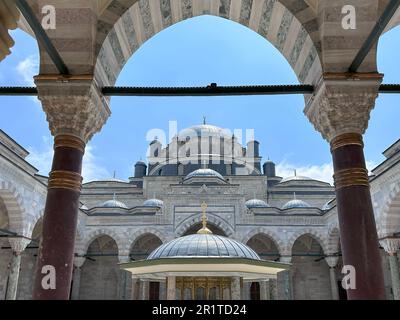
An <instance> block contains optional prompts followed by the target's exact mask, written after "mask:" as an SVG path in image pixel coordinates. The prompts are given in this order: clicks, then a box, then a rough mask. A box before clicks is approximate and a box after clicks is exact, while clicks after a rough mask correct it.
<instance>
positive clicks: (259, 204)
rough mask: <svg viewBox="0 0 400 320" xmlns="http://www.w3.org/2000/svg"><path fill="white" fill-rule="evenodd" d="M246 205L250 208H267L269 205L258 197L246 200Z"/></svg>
mask: <svg viewBox="0 0 400 320" xmlns="http://www.w3.org/2000/svg"><path fill="white" fill-rule="evenodd" d="M246 207H247V208H249V209H251V208H268V207H269V205H268V203H266V202H265V201H263V200H260V199H251V200H248V201H246Z"/></svg>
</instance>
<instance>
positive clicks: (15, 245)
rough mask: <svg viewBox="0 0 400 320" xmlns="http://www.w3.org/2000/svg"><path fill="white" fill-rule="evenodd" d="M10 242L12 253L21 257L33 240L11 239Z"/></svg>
mask: <svg viewBox="0 0 400 320" xmlns="http://www.w3.org/2000/svg"><path fill="white" fill-rule="evenodd" d="M8 242H9V243H10V246H11V249H12V251H13V252H14V253H15V254H17V255H21V254H22V252H24V251H25V249H26V247H27V246H28V244H29V243H31V240H30V239H27V238H22V237H11V238H8Z"/></svg>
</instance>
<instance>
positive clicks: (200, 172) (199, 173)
mask: <svg viewBox="0 0 400 320" xmlns="http://www.w3.org/2000/svg"><path fill="white" fill-rule="evenodd" d="M194 177H210V178H211V177H215V178H219V179H222V180H224V177H223V176H222V175H221V174H220V173H218V172H217V171H215V170H212V169H197V170H195V171H193V172H191V173H189V174H188V175H187V176H186V177H185V180H188V179H190V178H194Z"/></svg>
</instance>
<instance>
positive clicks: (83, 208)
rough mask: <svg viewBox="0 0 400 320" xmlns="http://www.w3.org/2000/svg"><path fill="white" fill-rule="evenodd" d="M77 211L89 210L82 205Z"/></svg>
mask: <svg viewBox="0 0 400 320" xmlns="http://www.w3.org/2000/svg"><path fill="white" fill-rule="evenodd" d="M79 209H81V210H89V208H88V207H87V206H85V205H84V204H83V205H81V207H80V208H79Z"/></svg>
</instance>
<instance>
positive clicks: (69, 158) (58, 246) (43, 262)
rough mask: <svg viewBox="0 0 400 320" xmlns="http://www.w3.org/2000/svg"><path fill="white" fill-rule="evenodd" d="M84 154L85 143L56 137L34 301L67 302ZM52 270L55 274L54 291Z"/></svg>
mask: <svg viewBox="0 0 400 320" xmlns="http://www.w3.org/2000/svg"><path fill="white" fill-rule="evenodd" d="M84 150H85V143H84V142H83V141H82V140H81V139H80V138H77V137H75V136H73V135H57V136H56V137H55V139H54V158H53V166H52V170H51V173H50V178H49V184H48V193H47V200H46V207H45V212H44V217H43V236H42V241H41V244H40V248H39V255H38V263H37V269H36V277H35V283H34V291H33V298H34V299H37V300H67V299H69V295H70V289H71V279H72V270H73V258H74V245H75V234H76V227H77V218H78V208H79V196H80V190H81V185H82V177H81V171H82V158H83V154H84ZM49 266H50V269H49ZM51 268H54V271H55V283H54V284H55V286H54V287H52V286H51V284H52V280H51V276H52V271H49V270H51Z"/></svg>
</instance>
